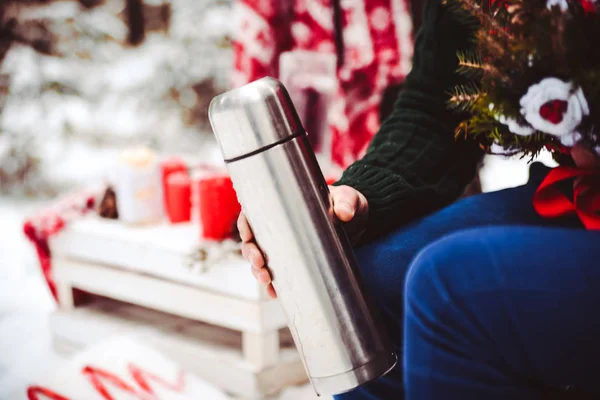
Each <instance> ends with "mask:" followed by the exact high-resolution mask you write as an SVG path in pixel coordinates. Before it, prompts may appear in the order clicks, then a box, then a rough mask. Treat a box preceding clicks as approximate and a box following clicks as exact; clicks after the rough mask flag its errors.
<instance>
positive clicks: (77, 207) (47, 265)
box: [23, 188, 104, 301]
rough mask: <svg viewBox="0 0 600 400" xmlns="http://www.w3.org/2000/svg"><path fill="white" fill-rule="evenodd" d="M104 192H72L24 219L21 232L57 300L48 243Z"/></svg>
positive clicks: (93, 204)
mask: <svg viewBox="0 0 600 400" xmlns="http://www.w3.org/2000/svg"><path fill="white" fill-rule="evenodd" d="M103 192H104V188H102V189H95V190H94V189H86V190H79V191H76V192H73V193H71V194H69V195H67V196H65V197H64V198H62V199H60V200H59V201H58V202H56V203H55V204H53V205H52V206H50V207H48V208H46V209H43V210H41V211H39V212H37V213H36V214H34V215H32V216H31V217H29V218H27V219H26V220H25V223H24V225H23V231H24V233H25V235H26V236H27V238H29V240H31V242H32V243H33V244H34V246H35V249H36V252H37V255H38V259H39V262H40V267H41V269H42V273H43V275H44V278H45V279H46V283H47V284H48V287H49V289H50V292H51V293H52V295H53V296H54V299H55V300H57V301H58V297H57V293H56V286H55V284H54V280H53V278H52V263H51V254H50V246H49V244H48V240H49V239H50V237H52V236H53V235H56V234H57V233H58V232H60V231H61V230H62V229H63V228H64V227H65V226H66V225H67V224H68V223H69V221H72V220H74V219H77V218H80V217H82V216H83V215H85V214H87V213H88V212H90V211H92V210H94V207H95V205H96V201H97V199H98V198H99V196H100V195H101V194H102V193H103Z"/></svg>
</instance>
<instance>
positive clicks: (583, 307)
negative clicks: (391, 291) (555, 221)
mask: <svg viewBox="0 0 600 400" xmlns="http://www.w3.org/2000/svg"><path fill="white" fill-rule="evenodd" d="M405 293H406V300H405V315H406V317H405V343H404V345H405V360H404V363H405V371H404V374H405V385H406V387H405V390H406V398H407V399H408V400H422V399H461V400H480V399H486V400H496V399H497V400H505V399H511V400H520V399H527V400H531V399H548V398H549V396H552V395H553V394H556V395H557V397H556V398H563V397H569V396H568V394H569V393H570V392H572V393H577V394H578V395H582V396H583V398H600V380H598V373H599V371H600V316H599V314H598V310H599V309H600V232H599V231H584V230H572V229H551V228H537V227H493V228H481V229H472V230H468V231H464V232H459V233H456V234H453V235H450V236H448V237H446V238H443V239H441V240H439V241H438V242H436V243H434V244H432V245H430V246H429V247H427V248H426V249H424V250H423V251H422V252H421V253H420V254H419V255H418V256H417V258H416V259H415V260H414V262H413V263H412V265H411V267H410V269H409V272H408V275H407V279H406V290H405ZM561 391H565V392H566V393H563V394H562V395H561V394H560V393H561ZM588 396H589V397H588ZM550 398H552V397H550Z"/></svg>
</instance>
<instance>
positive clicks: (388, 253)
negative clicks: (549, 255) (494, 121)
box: [336, 164, 578, 400]
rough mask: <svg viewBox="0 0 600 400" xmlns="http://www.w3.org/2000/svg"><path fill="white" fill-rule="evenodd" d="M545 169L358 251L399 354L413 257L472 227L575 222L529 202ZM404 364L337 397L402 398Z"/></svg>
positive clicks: (535, 169)
mask: <svg viewBox="0 0 600 400" xmlns="http://www.w3.org/2000/svg"><path fill="white" fill-rule="evenodd" d="M547 171H548V169H547V168H546V167H544V166H543V165H542V164H534V165H533V166H532V168H531V179H530V182H529V183H528V184H526V185H524V186H521V187H518V188H515V189H509V190H503V191H498V192H494V193H485V194H481V195H476V196H472V197H467V198H465V199H462V200H460V201H457V202H456V203H454V204H452V205H450V206H448V207H447V208H445V209H443V210H440V211H439V212H437V213H434V214H432V215H430V216H428V217H425V218H422V219H420V220H418V221H415V222H414V223H411V224H409V225H407V226H405V227H402V228H401V229H399V230H398V231H397V232H395V233H392V234H390V235H388V236H387V237H385V238H382V239H381V240H379V241H377V242H375V243H371V244H369V245H366V246H364V247H362V248H359V249H358V250H357V252H356V255H357V257H358V261H359V267H360V272H361V275H362V278H363V281H364V282H365V286H366V287H367V289H368V291H369V292H370V293H371V295H373V296H374V297H375V300H376V302H377V304H378V305H379V308H380V310H381V313H382V315H383V319H384V322H385V323H386V327H387V329H388V331H389V333H390V336H391V337H392V340H393V341H394V345H395V346H396V349H397V351H398V353H399V358H400V359H401V358H402V354H401V352H402V348H403V343H402V335H403V321H404V305H403V304H404V303H403V302H404V290H403V289H404V279H405V276H406V271H407V269H408V266H409V265H410V262H411V261H412V260H413V258H414V257H415V256H416V255H417V254H418V252H419V251H421V250H422V249H423V248H424V247H426V246H427V245H428V244H430V243H432V242H434V241H435V240H437V239H439V238H441V237H443V236H445V235H448V234H451V233H454V232H456V231H458V230H461V229H466V228H470V227H482V226H490V225H500V224H505V225H552V224H554V225H556V224H563V225H565V224H566V225H569V224H570V225H578V222H577V221H576V220H573V219H569V220H564V219H563V220H560V221H555V222H554V221H550V220H547V219H543V218H541V217H539V216H538V215H537V214H536V212H535V210H534V209H533V206H532V203H531V201H532V198H533V194H534V192H535V190H536V188H537V187H538V185H539V184H540V183H541V181H542V179H543V177H544V176H545V175H546V173H547ZM402 392H403V384H402V363H400V362H399V363H398V365H397V366H396V368H395V369H394V370H392V371H391V372H390V373H388V375H387V376H385V377H384V378H381V379H378V380H375V381H373V382H372V383H369V384H367V385H364V386H362V387H360V388H358V389H357V390H354V391H352V392H349V393H346V394H343V395H339V396H337V397H336V398H337V399H338V400H363V399H387V398H390V394H393V398H394V399H395V400H401V399H402Z"/></svg>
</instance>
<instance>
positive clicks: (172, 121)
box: [0, 0, 233, 195]
mask: <svg viewBox="0 0 600 400" xmlns="http://www.w3.org/2000/svg"><path fill="white" fill-rule="evenodd" d="M231 3H232V1H231V0H168V1H163V0H152V1H148V0H145V1H143V2H142V1H141V0H104V1H98V0H81V1H74V0H71V1H67V0H65V1H41V0H40V1H39V2H37V1H31V0H25V1H23V0H21V1H12V2H11V1H8V3H7V4H5V5H3V6H2V7H3V10H2V14H1V18H2V25H3V26H4V28H5V31H8V32H9V33H8V34H9V35H12V40H11V43H10V44H8V46H10V47H9V48H8V49H7V51H6V52H5V54H4V59H3V62H2V64H1V66H0V88H1V95H2V107H1V114H0V190H2V191H3V192H4V193H7V192H10V193H26V194H37V195H39V194H45V193H52V192H56V191H57V190H60V189H61V188H64V187H68V186H72V185H73V184H75V183H77V182H81V181H82V180H83V181H85V180H88V179H90V174H91V175H92V176H94V175H98V174H101V173H102V172H103V170H104V169H105V168H106V167H107V163H108V162H110V161H111V159H112V157H109V156H107V154H112V153H114V152H115V151H116V150H118V149H119V148H122V147H123V146H130V145H132V144H136V145H137V144H140V145H147V146H150V147H151V148H153V149H156V150H158V151H168V152H171V153H173V152H185V151H187V152H199V151H201V150H204V149H205V146H204V145H205V144H206V142H210V141H212V135H211V134H210V130H209V127H208V120H207V115H206V111H207V106H208V102H209V101H210V99H211V98H212V97H213V96H214V95H215V94H217V93H219V92H222V91H223V90H225V89H226V88H227V85H228V78H229V75H230V66H231V65H232V51H231V42H230V37H231V36H230V32H229V30H230V29H231V27H232V26H233V24H232V23H231V21H230V14H231V7H232V4H231Z"/></svg>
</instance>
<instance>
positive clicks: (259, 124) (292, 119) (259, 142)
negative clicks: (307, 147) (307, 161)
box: [208, 77, 304, 161]
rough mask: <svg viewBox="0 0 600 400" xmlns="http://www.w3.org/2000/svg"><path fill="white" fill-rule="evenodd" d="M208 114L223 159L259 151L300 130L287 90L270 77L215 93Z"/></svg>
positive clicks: (300, 125) (298, 133)
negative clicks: (219, 93) (218, 93)
mask: <svg viewBox="0 0 600 400" xmlns="http://www.w3.org/2000/svg"><path fill="white" fill-rule="evenodd" d="M208 117H209V119H210V124H211V126H212V129H213V131H214V134H215V136H216V138H217V142H219V146H220V147H221V152H222V153H223V158H224V159H225V161H231V160H235V159H237V158H240V157H244V156H247V155H250V154H252V153H255V152H259V151H260V150H262V149H265V148H268V147H270V146H273V145H276V144H278V143H280V142H284V141H286V140H289V139H290V138H292V137H294V136H298V135H300V134H302V133H303V132H304V130H303V128H302V124H301V123H300V119H299V118H298V114H297V113H296V109H295V108H294V105H293V103H292V101H291V99H290V96H289V94H288V93H287V90H286V89H285V87H284V86H283V84H282V83H281V82H279V81H278V80H277V79H274V78H270V77H266V78H262V79H258V80H256V81H254V82H251V83H249V84H247V85H244V86H242V87H240V88H237V89H234V90H231V91H228V92H226V93H223V94H221V95H219V96H216V97H215V98H214V99H213V100H212V101H211V103H210V107H209V110H208Z"/></svg>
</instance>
